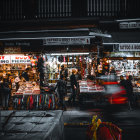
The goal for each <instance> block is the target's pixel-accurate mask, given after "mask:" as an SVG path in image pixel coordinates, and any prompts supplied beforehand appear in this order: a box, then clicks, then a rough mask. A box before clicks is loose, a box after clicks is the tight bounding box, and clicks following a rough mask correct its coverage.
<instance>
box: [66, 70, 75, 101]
mask: <svg viewBox="0 0 140 140" xmlns="http://www.w3.org/2000/svg"><path fill="white" fill-rule="evenodd" d="M70 83H71V89H72V94H71V95H70V98H69V100H68V102H69V103H70V102H71V100H73V103H75V97H76V89H77V80H76V77H75V74H74V71H73V72H72V75H71V76H70Z"/></svg>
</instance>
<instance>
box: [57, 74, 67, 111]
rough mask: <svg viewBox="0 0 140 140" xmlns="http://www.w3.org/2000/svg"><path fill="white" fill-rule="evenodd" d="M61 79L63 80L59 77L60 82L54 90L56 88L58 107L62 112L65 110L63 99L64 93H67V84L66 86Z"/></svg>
mask: <svg viewBox="0 0 140 140" xmlns="http://www.w3.org/2000/svg"><path fill="white" fill-rule="evenodd" d="M63 78H64V77H63V75H61V76H60V80H59V81H58V82H57V84H56V88H57V92H58V95H59V104H60V107H62V109H63V110H66V105H65V101H64V97H65V95H66V92H67V84H66V81H64V79H63Z"/></svg>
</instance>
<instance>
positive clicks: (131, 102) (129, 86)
mask: <svg viewBox="0 0 140 140" xmlns="http://www.w3.org/2000/svg"><path fill="white" fill-rule="evenodd" d="M131 80H132V76H131V75H129V77H128V79H127V80H126V93H127V96H128V100H129V107H130V109H132V108H133V107H134V104H135V102H134V94H133V85H132V81H131Z"/></svg>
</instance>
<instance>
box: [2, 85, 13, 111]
mask: <svg viewBox="0 0 140 140" xmlns="http://www.w3.org/2000/svg"><path fill="white" fill-rule="evenodd" d="M0 94H1V97H2V107H3V109H8V107H9V97H10V94H11V90H10V88H9V85H8V83H1V84H0Z"/></svg>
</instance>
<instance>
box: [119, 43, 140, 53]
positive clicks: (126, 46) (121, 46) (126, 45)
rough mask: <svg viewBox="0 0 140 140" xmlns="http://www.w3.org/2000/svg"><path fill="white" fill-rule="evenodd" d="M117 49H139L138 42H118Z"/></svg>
mask: <svg viewBox="0 0 140 140" xmlns="http://www.w3.org/2000/svg"><path fill="white" fill-rule="evenodd" d="M119 51H126V52H128V51H135V52H137V51H140V43H120V44H119Z"/></svg>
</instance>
